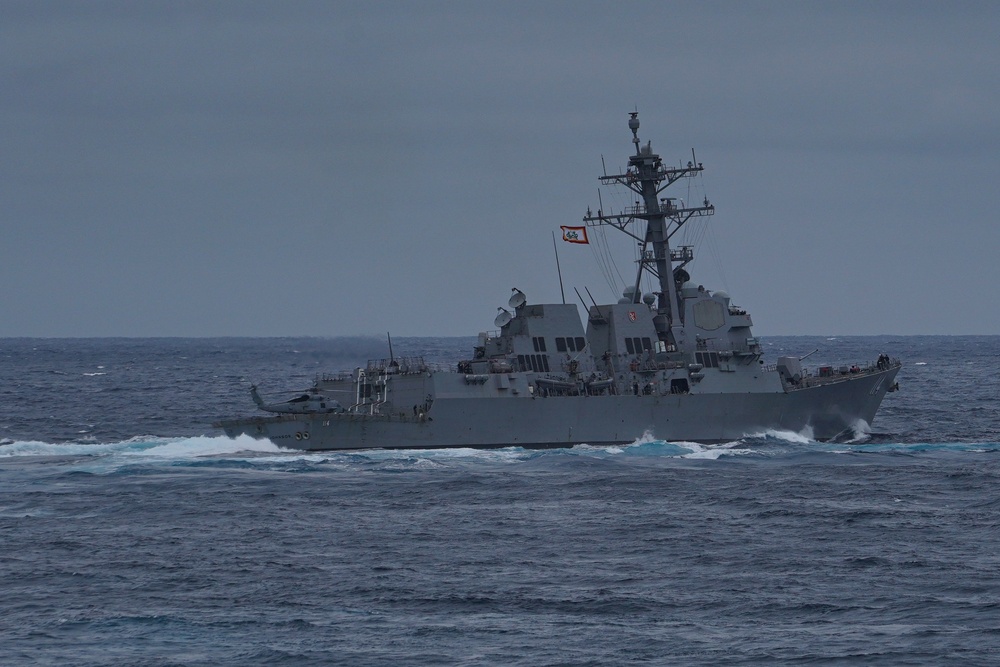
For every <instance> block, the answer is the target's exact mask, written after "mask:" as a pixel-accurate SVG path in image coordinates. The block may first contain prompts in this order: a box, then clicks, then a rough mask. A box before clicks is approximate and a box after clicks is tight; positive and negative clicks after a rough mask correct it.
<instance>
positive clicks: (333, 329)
mask: <svg viewBox="0 0 1000 667" xmlns="http://www.w3.org/2000/svg"><path fill="white" fill-rule="evenodd" d="M998 19H1000V9H998V7H997V6H996V5H995V4H993V3H959V4H958V5H954V4H949V5H947V6H946V5H943V4H940V3H909V2H907V3H875V4H873V5H869V4H864V3H836V4H833V5H826V4H815V3H792V2H753V3H728V2H719V3H711V2H709V3H678V4H676V5H672V4H659V3H625V4H621V3H619V4H615V5H609V4H607V3H598V2H593V3H577V2H574V3H568V2H566V3H563V2H547V3H503V4H499V3H459V2H455V3H306V2H299V3H294V4H292V5H290V6H288V7H285V6H280V5H278V4H275V3H263V2H261V3H254V2H239V3H236V2H233V3H210V4H209V3H204V4H203V3H178V2H162V3H78V4H68V3H38V2H30V3H14V2H8V3H4V4H3V5H0V63H2V68H0V85H2V86H3V90H4V95H3V96H2V97H0V142H2V152H3V160H0V202H2V207H0V232H2V235H3V243H2V245H0V278H2V281H3V284H4V285H5V286H6V288H5V290H4V295H3V297H2V299H0V310H2V312H3V314H4V317H3V318H2V320H0V335H5V336H14V335H38V336H49V335H52V336H71V335H83V336H86V335H140V336H142V335H300V334H307V335H308V334H315V335H337V334H355V333H377V332H383V331H385V330H391V331H393V333H396V334H398V335H425V334H426V335H432V334H440V335H465V334H468V333H475V332H476V331H478V330H480V329H485V328H491V327H492V317H493V313H494V312H495V308H496V306H497V305H500V304H502V303H504V302H505V301H506V298H507V295H508V293H509V288H510V287H512V286H515V285H516V286H517V287H520V288H521V289H523V290H524V291H525V292H526V293H527V294H528V296H529V298H531V299H532V300H557V299H558V293H559V291H558V284H557V281H556V276H555V268H554V263H553V260H552V242H551V236H550V234H551V231H552V230H556V229H558V226H559V225H560V224H573V223H574V222H576V221H578V220H579V219H580V217H581V216H582V214H583V212H584V210H585V209H586V207H587V206H588V205H592V206H596V205H597V182H596V177H597V175H598V174H599V173H600V168H601V156H602V155H603V156H604V157H605V159H606V160H607V162H608V165H609V167H610V166H612V165H620V164H622V163H623V162H624V160H625V158H626V155H627V153H628V151H629V150H630V144H629V143H628V140H629V134H628V130H627V128H626V126H625V119H626V117H627V116H626V112H627V111H630V110H631V109H633V108H634V107H638V109H639V111H640V117H641V120H642V128H641V130H640V135H641V136H642V138H643V140H652V141H653V146H654V148H656V149H657V150H658V151H659V152H660V153H661V154H663V155H664V156H665V158H667V159H668V160H669V161H675V160H686V159H687V158H688V156H689V155H690V148H691V147H692V146H694V147H695V148H696V150H697V154H698V159H699V160H701V161H703V162H704V163H705V165H706V167H707V168H708V171H707V172H706V175H705V177H704V179H703V181H702V184H703V187H704V193H706V194H707V195H708V196H709V197H710V198H711V199H712V201H713V203H715V204H716V205H717V207H718V212H717V214H716V216H715V217H714V218H713V219H711V221H710V227H709V228H708V229H707V230H702V234H703V237H702V238H703V240H704V245H705V248H704V250H703V252H702V253H701V254H700V255H699V259H698V260H697V262H696V264H695V267H694V269H695V270H694V273H695V277H696V279H698V280H699V281H700V282H704V284H706V286H709V287H712V288H726V289H728V290H729V291H730V292H731V293H732V294H733V296H734V299H735V300H736V301H737V302H738V303H740V304H741V305H744V306H746V307H748V308H749V309H750V310H751V312H752V313H753V315H754V318H755V321H756V322H757V331H758V333H761V334H767V333H774V334H797V333H822V334H843V333H899V334H905V333H995V332H997V331H998V330H1000V315H998V313H997V307H996V301H997V299H996V298H995V297H992V295H991V294H990V292H991V288H992V286H993V285H995V284H997V283H998V281H1000V269H998V268H997V264H996V262H995V260H994V257H993V255H994V253H995V249H996V248H997V247H1000V232H998V231H997V229H998V227H997V225H996V224H995V218H996V213H995V212H996V211H997V210H998V208H1000V201H998V199H1000V196H998V194H997V188H996V186H995V185H994V184H993V182H992V181H993V180H994V178H995V175H996V174H997V173H1000V169H998V167H1000V157H998V151H997V150H996V147H997V146H998V145H1000V141H998V140H1000V121H998V120H997V115H996V114H995V111H994V110H995V109H996V108H998V106H1000V81H998V77H1000V74H998V72H997V68H996V63H997V62H1000V47H997V45H996V38H995V36H996V34H997V33H998V32H1000V31H998V28H1000V20H998ZM681 195H682V196H689V195H688V193H687V192H686V191H685V192H683V193H681ZM700 195H701V190H700V189H698V190H697V191H696V192H692V193H691V194H690V196H700ZM605 197H606V198H610V197H613V195H612V194H611V193H605ZM606 201H607V199H606ZM612 242H613V243H615V241H612ZM617 245H618V247H619V248H620V249H621V250H623V251H624V256H623V257H621V258H620V259H619V262H618V266H619V268H620V269H621V270H622V272H623V273H627V272H631V270H632V269H631V264H630V263H629V262H630V256H629V253H630V249H629V245H628V243H621V242H620V240H619V242H617ZM560 251H561V257H560V259H561V261H562V263H563V273H564V277H565V278H566V281H567V283H568V285H575V286H578V287H583V286H584V285H586V286H588V287H589V288H590V289H591V291H593V292H594V293H595V295H599V298H603V299H611V298H613V297H614V295H615V293H614V291H613V290H612V287H611V286H608V285H607V284H605V282H604V280H603V278H602V277H601V275H600V272H599V271H597V270H596V268H595V262H594V257H593V254H592V252H591V251H589V250H588V249H587V248H580V247H564V248H560ZM569 291H570V292H571V291H572V290H569ZM984 293H985V294H986V297H985V299H984V297H983V296H982V295H983V294H984ZM984 300H985V303H983V301H984Z"/></svg>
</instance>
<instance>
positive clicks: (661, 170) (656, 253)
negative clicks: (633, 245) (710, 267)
mask: <svg viewBox="0 0 1000 667" xmlns="http://www.w3.org/2000/svg"><path fill="white" fill-rule="evenodd" d="M629 116H630V117H629V121H628V127H629V129H630V130H632V143H633V144H635V155H632V156H631V157H629V160H628V163H629V166H628V169H627V170H626V171H625V173H624V174H615V175H612V176H608V175H604V176H601V177H600V181H601V183H604V184H605V185H610V184H618V185H624V186H625V187H626V188H628V189H629V190H632V191H633V192H635V193H636V194H637V195H639V196H640V197H641V198H642V200H641V201H636V202H635V205H634V206H630V207H628V208H626V209H625V210H624V211H623V212H621V213H618V214H614V213H612V214H605V213H604V211H603V210H598V211H597V214H596V215H594V214H592V213H591V211H590V209H589V208H588V209H587V215H585V216H584V218H583V220H584V222H586V223H587V224H588V225H610V226H612V227H614V228H616V229H618V230H619V231H622V232H624V233H626V234H628V235H629V236H632V237H633V238H635V239H636V240H637V241H638V242H639V245H640V253H639V260H638V264H639V270H638V272H637V274H636V282H635V291H634V292H633V296H632V299H633V301H634V302H635V303H638V302H639V300H640V299H641V297H642V294H641V291H640V290H639V284H640V280H641V278H642V274H643V272H649V273H650V274H652V275H653V276H655V277H656V278H657V280H658V281H659V287H660V289H659V291H658V292H656V315H655V316H654V317H653V324H654V326H655V327H656V335H657V338H658V339H659V340H660V341H662V342H663V343H664V348H665V350H666V351H673V350H676V345H677V340H678V338H679V336H678V335H677V333H679V331H678V332H677V333H675V330H679V329H680V328H681V327H683V325H684V322H683V317H684V313H683V310H682V309H681V308H680V307H679V305H678V304H679V302H680V297H679V291H680V286H681V285H680V283H681V282H683V281H681V280H679V279H678V278H679V277H680V274H681V273H683V272H681V271H680V268H681V267H683V266H684V265H685V264H687V263H688V262H690V261H691V260H692V259H694V251H693V250H692V249H691V248H690V247H686V246H685V247H681V248H678V249H677V250H671V249H670V237H671V236H672V235H673V234H674V232H676V231H677V230H678V229H679V228H680V227H681V225H683V224H684V223H685V222H687V221H688V220H690V219H691V218H692V217H695V216H703V215H712V214H713V213H715V206H713V205H711V204H709V203H708V199H705V202H704V206H698V207H694V208H678V207H677V206H676V205H675V204H674V199H673V198H672V197H662V198H661V197H660V196H659V195H660V193H661V192H663V191H664V190H666V189H667V188H668V187H670V186H671V185H673V183H674V182H675V181H677V180H678V179H681V178H686V177H692V176H694V175H695V174H697V173H698V172H700V171H702V169H703V167H702V166H701V163H700V162H699V163H697V164H696V163H695V162H694V161H693V160H692V161H691V162H688V163H687V166H686V167H678V168H667V167H664V166H663V161H662V160H661V159H660V156H659V155H657V154H656V153H654V152H653V147H652V142H647V143H646V145H645V146H640V143H639V114H638V112H631V113H629ZM692 157H693V154H692ZM633 220H645V221H646V230H645V234H644V235H643V236H641V237H640V236H637V235H635V234H633V233H632V232H630V231H628V229H627V227H628V225H629V223H631V222H632V221H633ZM671 225H673V227H672V228H671ZM650 248H651V249H650ZM674 262H678V266H677V271H678V274H679V275H678V276H677V277H676V278H675V275H674V273H675V269H674Z"/></svg>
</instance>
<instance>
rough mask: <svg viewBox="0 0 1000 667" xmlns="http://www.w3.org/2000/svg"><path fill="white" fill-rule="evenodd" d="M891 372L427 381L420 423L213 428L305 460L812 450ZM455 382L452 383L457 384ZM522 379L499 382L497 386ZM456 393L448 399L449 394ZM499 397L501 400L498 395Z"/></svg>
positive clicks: (845, 432)
mask: <svg viewBox="0 0 1000 667" xmlns="http://www.w3.org/2000/svg"><path fill="white" fill-rule="evenodd" d="M898 370H899V368H898V366H893V367H891V368H888V369H885V370H877V369H876V370H873V371H872V372H869V373H865V374H863V375H857V376H851V377H846V378H844V379H842V380H839V381H834V382H830V383H827V384H821V385H816V386H811V387H805V388H801V389H795V390H792V391H788V392H784V391H781V390H780V389H779V390H778V391H777V392H773V391H760V392H747V393H740V394H733V393H686V394H667V395H655V394H654V395H644V394H640V395H631V394H628V395H610V396H608V395H602V396H588V395H578V396H549V397H541V396H536V395H527V394H523V395H512V394H509V391H510V390H509V388H508V389H506V390H504V389H500V388H498V387H496V381H494V387H493V389H494V391H492V392H491V391H489V389H491V388H490V387H481V388H482V392H481V394H480V395H478V396H469V395H467V392H465V391H464V390H463V388H462V387H461V386H459V387H452V388H451V389H452V391H448V387H447V385H448V384H450V383H449V382H448V380H454V379H455V375H456V374H451V377H449V376H448V375H447V374H444V378H443V380H444V381H443V382H439V381H436V380H438V378H436V377H435V375H431V377H429V378H427V381H426V382H421V385H422V387H432V386H433V387H435V388H437V386H439V385H443V386H441V387H440V391H439V392H435V395H434V396H433V397H432V401H433V403H432V409H431V410H430V411H428V413H418V414H416V415H414V414H413V413H412V411H409V412H407V411H400V412H398V413H396V414H391V413H385V414H359V413H350V412H345V413H330V414H313V415H292V414H283V415H275V416H269V417H250V418H246V419H233V420H226V421H222V422H220V423H219V426H221V427H222V428H223V430H224V431H225V433H226V435H228V436H230V437H237V436H239V435H249V436H251V437H253V438H259V439H267V440H270V441H271V442H273V443H275V444H276V445H279V446H282V447H288V448H294V449H304V450H337V449H368V448H385V449H437V448H453V447H475V448H499V447H526V448H545V447H571V446H574V445H579V444H589V445H594V446H606V445H616V444H629V443H632V442H635V441H636V440H638V439H639V438H641V437H643V436H645V435H648V436H651V437H654V438H656V439H660V440H666V441H672V442H698V443H707V444H714V443H724V442H732V441H734V440H738V439H739V438H741V437H744V436H748V435H754V434H758V433H764V432H767V431H769V430H780V431H792V432H796V433H801V434H802V435H804V436H806V437H809V438H813V439H816V440H832V439H836V438H838V437H839V438H844V437H845V436H846V437H852V436H853V435H854V434H855V432H856V430H858V429H863V428H864V427H866V426H867V425H868V424H871V422H872V420H873V419H874V417H875V413H876V411H877V410H878V407H879V405H880V404H881V402H882V399H883V398H884V397H885V394H886V392H888V391H891V390H892V388H893V387H895V376H896V373H897V372H898ZM458 377H461V376H458ZM518 380H521V382H522V384H524V385H527V384H528V383H529V382H531V381H532V380H531V379H530V378H527V377H522V378H516V379H515V378H512V377H508V378H506V384H507V385H508V386H510V385H516V383H517V382H518ZM456 389H457V390H456ZM504 391H506V392H508V393H507V395H500V394H501V392H504Z"/></svg>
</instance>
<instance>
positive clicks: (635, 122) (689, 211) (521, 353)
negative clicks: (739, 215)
mask: <svg viewBox="0 0 1000 667" xmlns="http://www.w3.org/2000/svg"><path fill="white" fill-rule="evenodd" d="M628 126H629V129H630V130H631V132H632V143H633V145H634V152H633V154H632V155H630V157H629V159H628V167H627V168H626V169H624V170H622V171H623V173H619V174H612V175H608V174H607V172H606V171H605V175H604V176H601V177H600V181H601V182H602V183H604V184H606V185H613V186H617V187H624V188H627V189H628V190H630V191H632V192H634V193H635V196H636V197H637V199H636V200H635V203H634V205H629V206H627V207H625V208H624V209H623V210H620V211H618V212H611V211H605V210H603V208H599V209H598V210H597V211H596V212H594V211H592V210H589V209H588V211H587V214H586V216H585V217H584V218H583V225H582V226H581V227H564V228H563V235H564V239H566V240H569V241H578V242H585V241H586V238H587V236H586V235H587V231H588V230H594V229H595V228H597V227H604V228H608V229H615V230H618V231H621V232H623V233H626V234H629V235H631V236H633V238H634V239H635V241H636V243H637V247H638V255H637V261H636V264H637V271H636V278H635V281H634V283H633V284H631V285H630V286H629V287H628V288H627V289H626V290H625V292H624V295H623V297H622V298H621V299H620V300H619V301H618V302H617V303H610V304H603V305H602V304H598V303H596V302H595V301H594V299H593V298H592V297H591V299H590V302H589V304H586V302H584V303H585V304H586V305H585V309H586V313H585V315H586V318H585V319H586V322H585V324H584V322H583V321H582V320H581V316H580V311H579V310H578V308H577V306H576V305H575V304H573V303H565V299H563V303H545V304H541V303H530V302H529V301H528V299H527V297H526V296H525V294H524V293H523V292H521V291H520V290H517V289H515V290H513V293H512V294H511V296H510V298H509V302H508V308H502V309H500V313H499V315H497V317H496V320H495V321H494V325H495V326H496V327H497V329H498V330H496V331H493V332H488V333H481V334H480V335H479V338H478V342H477V344H476V345H475V347H474V349H473V351H472V354H471V357H470V358H468V359H465V360H462V361H460V362H458V363H457V364H456V365H453V366H447V367H442V366H440V365H432V364H428V363H425V362H424V360H423V359H422V358H419V357H406V358H397V357H394V356H392V355H390V357H389V358H387V359H381V360H376V361H370V362H368V364H367V365H366V366H364V367H359V368H356V369H354V370H352V371H349V372H342V373H339V374H334V375H329V376H322V377H319V378H317V379H316V381H315V383H314V385H313V386H312V387H310V388H309V389H308V390H307V391H305V392H303V393H302V394H301V395H299V396H296V397H295V398H293V399H292V400H289V401H283V402H279V403H267V402H265V401H264V400H263V399H262V398H261V396H260V395H259V394H258V391H257V388H256V387H252V388H251V396H252V398H253V400H254V402H255V403H256V404H257V405H258V407H259V408H260V409H261V410H263V411H264V412H267V413H268V414H267V415H266V416H265V415H261V416H252V417H246V418H240V419H229V420H223V421H221V422H219V423H218V424H216V426H217V427H221V428H222V429H223V430H224V431H225V433H226V434H227V435H228V436H230V437H236V436H238V435H241V434H247V435H250V436H252V437H254V438H266V439H269V440H271V441H273V442H274V443H275V444H278V445H281V446H286V447H292V448H298V449H308V450H330V449H364V448H443V447H479V448H483V447H509V446H522V447H569V446H573V445H577V444H584V443H586V444H590V445H595V446H600V445H611V444H624V443H631V442H634V441H635V440H636V439H637V438H640V437H642V436H643V435H644V434H650V435H652V436H653V437H655V438H658V439H662V440H668V441H690V442H699V443H719V442H728V441H733V440H737V439H739V438H741V437H743V436H746V435H750V434H754V433H760V432H765V431H767V430H770V429H776V430H789V431H795V432H799V433H803V434H805V435H807V436H810V437H812V438H814V439H817V440H830V439H835V438H837V437H839V436H842V435H843V434H845V433H854V431H855V430H856V429H857V428H858V427H859V426H861V427H863V426H864V425H867V424H871V422H872V420H873V419H874V417H875V413H876V411H877V410H878V408H879V405H880V404H881V402H882V399H883V398H884V397H885V395H886V393H887V392H889V391H893V390H894V389H896V388H897V384H896V382H895V377H896V373H897V372H898V371H899V366H900V363H899V361H898V360H897V359H893V358H890V357H889V356H888V355H885V354H880V355H879V356H878V357H877V359H875V360H872V361H870V362H868V363H859V364H853V365H850V366H842V367H836V368H832V367H820V368H817V369H808V368H806V367H804V365H803V364H802V361H803V359H802V358H799V357H789V356H783V357H778V358H777V359H776V360H775V361H774V362H773V363H770V364H769V363H767V360H765V359H764V358H763V351H762V348H761V343H760V341H759V340H758V339H757V338H755V337H754V335H753V333H752V332H751V326H752V323H751V318H750V314H749V313H748V312H747V311H746V310H744V309H742V308H739V307H737V306H736V305H734V304H733V303H732V301H731V300H730V297H729V295H728V294H726V293H725V292H723V291H711V290H708V289H706V288H704V287H703V286H701V285H698V284H696V283H694V282H692V280H691V276H690V274H689V272H688V268H689V265H690V263H691V262H692V260H693V259H694V248H693V247H691V246H685V245H677V246H676V247H672V244H671V240H672V238H673V236H674V234H675V233H676V232H677V231H678V230H679V229H681V228H682V227H683V226H684V225H685V223H687V222H688V221H689V220H691V219H692V218H695V217H700V216H707V215H712V214H713V213H714V212H715V207H714V206H713V205H712V204H711V203H709V201H708V199H707V198H705V199H704V201H702V202H700V203H701V205H700V206H688V205H686V204H684V203H683V202H682V201H681V200H679V199H678V198H674V197H667V196H663V195H664V191H665V190H666V189H667V188H668V187H670V186H671V185H673V184H675V183H677V182H678V181H681V180H682V179H687V178H691V177H693V176H695V175H697V174H699V173H700V172H701V171H702V170H703V167H702V164H701V163H699V162H696V161H695V160H694V159H692V161H690V162H687V163H686V164H679V165H678V166H676V167H669V166H667V165H665V164H664V162H663V160H662V159H661V158H660V156H659V155H657V154H656V153H654V152H653V149H652V145H651V142H650V143H646V144H642V143H641V142H640V140H639V119H638V114H637V113H632V114H630V118H629V121H628ZM692 158H694V155H693V154H692ZM644 279H645V280H646V283H645V284H647V285H653V286H654V288H653V289H651V290H650V291H648V292H646V293H645V294H644V293H643V291H642V290H641V286H642V285H643V284H644V283H643V280H644ZM587 294H588V296H590V293H589V291H588V292H587ZM581 301H583V299H581Z"/></svg>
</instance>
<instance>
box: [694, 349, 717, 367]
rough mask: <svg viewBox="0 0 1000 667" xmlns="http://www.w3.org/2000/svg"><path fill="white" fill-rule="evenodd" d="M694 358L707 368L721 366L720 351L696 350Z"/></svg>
mask: <svg viewBox="0 0 1000 667" xmlns="http://www.w3.org/2000/svg"><path fill="white" fill-rule="evenodd" d="M694 359H695V361H697V362H698V363H699V364H701V365H702V366H704V367H705V368H718V367H719V353H718V352H695V353H694Z"/></svg>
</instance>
